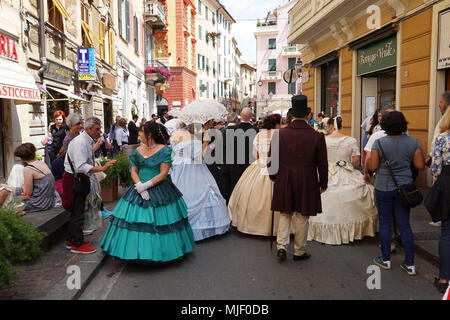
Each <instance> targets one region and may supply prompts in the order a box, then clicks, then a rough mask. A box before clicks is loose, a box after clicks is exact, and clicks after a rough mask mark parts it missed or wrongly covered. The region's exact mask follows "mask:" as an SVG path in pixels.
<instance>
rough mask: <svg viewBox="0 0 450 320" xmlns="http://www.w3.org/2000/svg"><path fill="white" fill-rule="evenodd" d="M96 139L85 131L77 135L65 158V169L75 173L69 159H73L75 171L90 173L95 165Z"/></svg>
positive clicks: (70, 144)
mask: <svg viewBox="0 0 450 320" xmlns="http://www.w3.org/2000/svg"><path fill="white" fill-rule="evenodd" d="M93 147H94V140H93V139H92V138H91V137H90V136H89V135H88V134H87V133H86V131H84V132H83V133H81V134H80V135H78V136H77V137H75V138H74V139H73V140H72V141H71V142H70V143H69V147H68V148H67V154H66V158H65V160H64V170H65V171H67V172H68V173H71V174H74V172H72V168H71V167H70V163H69V159H68V157H70V160H71V161H72V165H73V168H74V169H75V173H83V174H85V175H90V173H89V171H90V170H91V169H92V168H93V167H94V149H93Z"/></svg>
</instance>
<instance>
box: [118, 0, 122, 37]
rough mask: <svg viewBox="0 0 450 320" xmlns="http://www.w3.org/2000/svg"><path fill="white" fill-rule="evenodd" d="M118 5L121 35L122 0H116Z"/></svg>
mask: <svg viewBox="0 0 450 320" xmlns="http://www.w3.org/2000/svg"><path fill="white" fill-rule="evenodd" d="M118 2H119V3H118V7H119V35H121V36H122V15H123V14H122V4H123V0H118Z"/></svg>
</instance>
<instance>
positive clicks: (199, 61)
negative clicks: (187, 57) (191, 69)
mask: <svg viewBox="0 0 450 320" xmlns="http://www.w3.org/2000/svg"><path fill="white" fill-rule="evenodd" d="M200 57H201V56H200V54H197V60H198V61H197V67H198V69H199V70H201V69H202V65H201V58H200Z"/></svg>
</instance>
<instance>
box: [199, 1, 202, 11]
mask: <svg viewBox="0 0 450 320" xmlns="http://www.w3.org/2000/svg"><path fill="white" fill-rule="evenodd" d="M198 14H202V1H201V0H198Z"/></svg>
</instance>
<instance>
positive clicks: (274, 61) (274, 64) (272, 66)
mask: <svg viewBox="0 0 450 320" xmlns="http://www.w3.org/2000/svg"><path fill="white" fill-rule="evenodd" d="M276 70H277V59H269V71H276Z"/></svg>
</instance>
